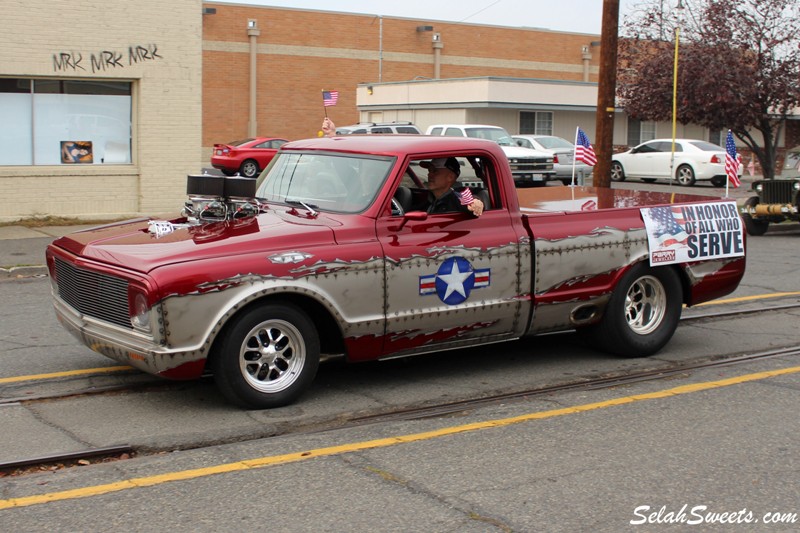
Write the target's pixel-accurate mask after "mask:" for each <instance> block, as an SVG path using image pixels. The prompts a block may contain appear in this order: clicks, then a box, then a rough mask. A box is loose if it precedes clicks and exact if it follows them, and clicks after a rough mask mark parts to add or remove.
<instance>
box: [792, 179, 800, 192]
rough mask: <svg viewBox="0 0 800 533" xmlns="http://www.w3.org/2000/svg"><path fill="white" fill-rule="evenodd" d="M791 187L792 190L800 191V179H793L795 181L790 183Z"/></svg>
mask: <svg viewBox="0 0 800 533" xmlns="http://www.w3.org/2000/svg"><path fill="white" fill-rule="evenodd" d="M792 189H794V190H796V191H800V181H795V182H794V183H793V184H792Z"/></svg>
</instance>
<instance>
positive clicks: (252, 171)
mask: <svg viewBox="0 0 800 533" xmlns="http://www.w3.org/2000/svg"><path fill="white" fill-rule="evenodd" d="M258 170H259V168H258V163H257V162H256V161H255V160H253V159H246V160H245V161H244V163H242V166H241V167H239V174H241V175H242V176H244V177H245V178H255V177H256V176H258Z"/></svg>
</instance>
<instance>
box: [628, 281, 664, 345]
mask: <svg viewBox="0 0 800 533" xmlns="http://www.w3.org/2000/svg"><path fill="white" fill-rule="evenodd" d="M666 308H667V294H666V292H665V291H664V286H663V285H662V284H661V282H660V281H659V280H658V279H657V278H655V277H653V276H642V277H641V278H639V279H637V280H636V281H635V282H634V283H633V284H631V286H630V288H629V289H628V293H627V294H626V295H625V319H626V320H627V321H628V326H630V328H631V330H632V331H633V332H635V333H638V334H639V335H647V334H648V333H651V332H653V331H655V330H656V329H657V328H658V326H659V325H660V324H661V321H662V320H663V319H664V313H665V312H666Z"/></svg>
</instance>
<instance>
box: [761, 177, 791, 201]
mask: <svg viewBox="0 0 800 533" xmlns="http://www.w3.org/2000/svg"><path fill="white" fill-rule="evenodd" d="M761 185H762V186H763V189H762V192H761V198H760V201H761V203H762V204H794V203H796V198H795V194H796V191H795V190H794V188H793V186H794V181H791V180H764V181H762V182H761Z"/></svg>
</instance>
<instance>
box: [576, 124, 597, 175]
mask: <svg viewBox="0 0 800 533" xmlns="http://www.w3.org/2000/svg"><path fill="white" fill-rule="evenodd" d="M575 161H583V162H584V163H586V164H587V165H590V166H594V165H596V164H597V156H596V155H595V153H594V148H592V143H590V142H589V137H587V136H586V134H585V133H583V130H582V129H580V128H578V140H577V142H576V143H575Z"/></svg>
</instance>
